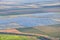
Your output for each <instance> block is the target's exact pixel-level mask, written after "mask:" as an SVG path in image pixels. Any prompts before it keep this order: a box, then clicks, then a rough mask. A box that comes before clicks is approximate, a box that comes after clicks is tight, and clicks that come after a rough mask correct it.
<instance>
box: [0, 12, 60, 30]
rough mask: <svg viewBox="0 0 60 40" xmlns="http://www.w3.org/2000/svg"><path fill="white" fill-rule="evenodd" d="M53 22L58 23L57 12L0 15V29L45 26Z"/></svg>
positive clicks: (58, 16) (59, 16)
mask: <svg viewBox="0 0 60 40" xmlns="http://www.w3.org/2000/svg"><path fill="white" fill-rule="evenodd" d="M53 24H60V14H59V13H36V14H26V15H10V16H0V29H10V28H23V27H34V26H46V25H53Z"/></svg>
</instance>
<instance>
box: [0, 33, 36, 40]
mask: <svg viewBox="0 0 60 40" xmlns="http://www.w3.org/2000/svg"><path fill="white" fill-rule="evenodd" d="M0 40H37V38H36V37H31V36H17V35H6V34H0Z"/></svg>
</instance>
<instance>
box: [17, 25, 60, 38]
mask: <svg viewBox="0 0 60 40" xmlns="http://www.w3.org/2000/svg"><path fill="white" fill-rule="evenodd" d="M17 30H19V31H20V32H25V33H36V34H44V35H49V36H53V37H60V24H56V25H49V26H37V27H30V28H18V29H17Z"/></svg>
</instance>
